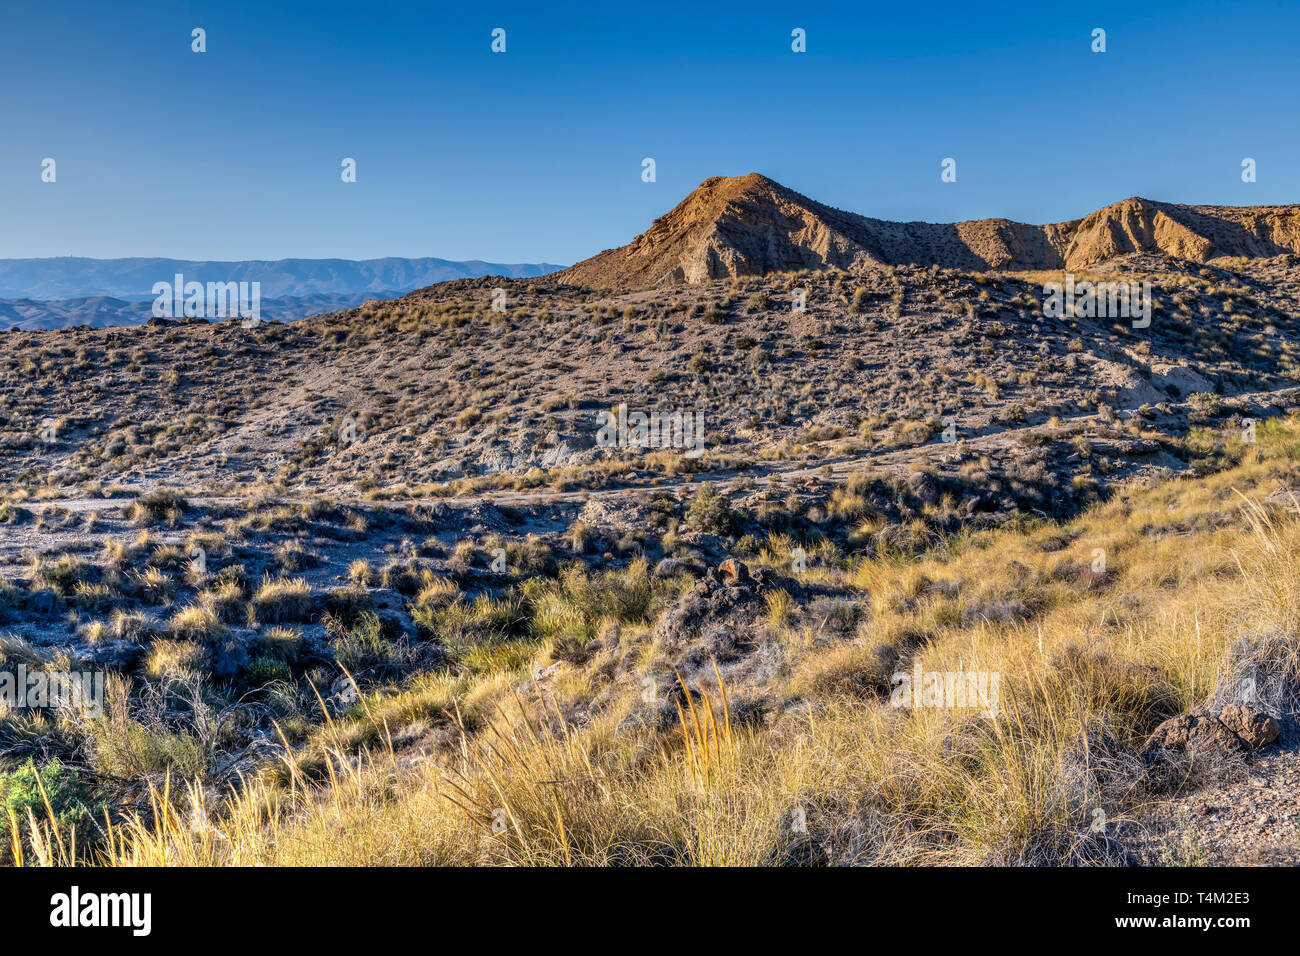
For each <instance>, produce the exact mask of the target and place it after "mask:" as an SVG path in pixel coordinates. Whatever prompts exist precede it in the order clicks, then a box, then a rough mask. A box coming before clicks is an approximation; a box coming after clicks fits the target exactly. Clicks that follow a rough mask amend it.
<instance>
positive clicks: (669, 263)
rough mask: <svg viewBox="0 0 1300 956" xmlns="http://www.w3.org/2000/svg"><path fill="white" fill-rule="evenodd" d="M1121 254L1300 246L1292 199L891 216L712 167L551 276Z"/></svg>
mask: <svg viewBox="0 0 1300 956" xmlns="http://www.w3.org/2000/svg"><path fill="white" fill-rule="evenodd" d="M1128 253H1153V254H1158V255H1164V256H1171V257H1174V258H1178V259H1185V260H1190V261H1192V262H1209V261H1210V260H1212V259H1215V258H1219V257H1223V256H1230V257H1231V256H1244V257H1249V258H1268V257H1272V256H1279V255H1285V254H1295V253H1300V206H1295V205H1289V206H1184V205H1179V204H1176V203H1166V202H1156V201H1154V200H1151V199H1142V198H1139V197H1136V196H1135V197H1132V198H1130V199H1125V200H1123V201H1122V202H1118V203H1114V204H1112V205H1110V206H1106V207H1105V208H1104V209H1099V210H1097V211H1096V212H1093V213H1091V214H1090V215H1088V216H1085V217H1084V218H1082V219H1074V220H1071V221H1069V222H1059V223H1050V224H1048V225H1045V226H1034V225H1028V224H1026V223H1020V222H1012V221H1011V220H1009V219H979V220H974V221H970V222H957V223H928V222H887V221H885V220H882V219H871V218H868V217H866V216H860V215H857V214H856V213H851V212H844V211H843V210H840V209H834V208H832V207H830V206H826V205H823V204H822V203H819V202H816V201H815V200H812V199H809V198H808V197H807V196H803V195H800V194H799V193H797V192H795V191H794V190H793V189H788V188H786V187H785V186H782V185H781V184H780V183H777V182H773V181H772V180H770V179H768V178H767V177H766V176H761V175H759V174H757V173H750V174H749V175H748V176H737V177H723V176H715V177H712V178H710V179H706V180H705V181H704V182H703V183H701V184H700V186H699V188H698V189H696V190H695V191H694V192H692V193H691V194H690V195H689V196H687V197H686V198H685V199H684V200H682V201H681V202H680V203H679V204H678V205H677V206H676V207H674V208H673V209H672V210H671V211H669V212H668V213H666V214H665V215H663V216H660V217H659V218H658V219H656V220H655V221H654V224H653V225H652V226H651V227H650V228H649V229H648V230H646V231H645V232H643V233H642V234H641V235H639V236H637V237H636V238H635V239H633V240H632V241H631V242H630V243H628V244H627V245H626V246H622V247H620V248H618V249H609V250H606V251H605V252H602V253H600V254H599V255H597V256H593V257H592V258H590V259H587V260H584V261H583V262H579V263H578V264H577V265H574V266H571V267H570V268H568V269H565V270H563V271H562V272H559V273H557V274H556V276H555V278H556V279H557V280H559V281H560V282H568V283H571V284H574V285H585V286H591V287H595V288H613V289H637V288H647V287H650V286H657V285H661V284H673V283H679V282H685V283H692V282H704V281H707V280H709V279H723V278H728V277H730V276H737V275H763V274H765V273H768V272H786V271H797V270H800V269H828V268H841V269H850V270H855V269H866V268H873V267H880V266H888V265H922V266H925V265H938V266H943V267H946V268H952V269H962V270H966V271H987V270H1000V271H1008V272H1013V271H1036V270H1047V269H1050V270H1055V269H1085V268H1088V267H1090V266H1093V265H1097V264H1099V263H1102V262H1106V261H1108V260H1110V259H1114V258H1117V257H1118V256H1122V255H1125V254H1128Z"/></svg>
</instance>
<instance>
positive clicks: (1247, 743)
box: [1143, 704, 1281, 750]
mask: <svg viewBox="0 0 1300 956" xmlns="http://www.w3.org/2000/svg"><path fill="white" fill-rule="evenodd" d="M1280 732H1281V728H1280V727H1279V726H1278V722H1277V721H1276V720H1274V719H1273V718H1272V717H1270V716H1269V715H1268V714H1266V713H1264V711H1262V710H1260V709H1259V708H1257V707H1250V706H1247V705H1246V704H1229V705H1227V706H1226V707H1224V708H1223V709H1222V710H1220V711H1219V713H1218V714H1213V713H1209V712H1206V711H1203V712H1197V711H1192V712H1191V713H1187V714H1179V715H1178V716H1177V717H1170V718H1169V719H1168V720H1166V721H1165V722H1164V723H1162V724H1161V725H1160V726H1158V727H1157V728H1156V729H1155V731H1154V732H1153V733H1152V734H1151V736H1150V738H1149V739H1148V740H1147V742H1146V746H1145V747H1144V748H1143V749H1144V750H1152V749H1157V748H1159V749H1163V750H1181V749H1183V748H1186V747H1201V746H1206V745H1208V746H1213V747H1220V748H1222V749H1225V750H1257V749H1258V748H1260V747H1263V746H1266V745H1267V744H1271V743H1272V742H1273V741H1275V740H1277V738H1278V735H1279V733H1280Z"/></svg>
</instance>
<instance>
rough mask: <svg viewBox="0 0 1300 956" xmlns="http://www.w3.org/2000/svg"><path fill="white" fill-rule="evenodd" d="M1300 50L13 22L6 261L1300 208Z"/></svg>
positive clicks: (793, 8) (316, 16) (763, 12)
mask: <svg viewBox="0 0 1300 956" xmlns="http://www.w3.org/2000/svg"><path fill="white" fill-rule="evenodd" d="M194 27H202V28H204V29H205V30H206V31H207V52H206V53H203V54H197V53H193V52H191V30H192V29H193V28H194ZM496 27H501V28H504V29H505V30H506V52H505V53H504V54H494V53H492V52H491V49H490V46H491V31H492V30H493V28H496ZM796 27H800V28H803V29H804V30H806V31H807V48H808V49H807V52H806V53H802V54H796V53H794V52H792V51H791V48H790V47H791V36H790V34H791V30H792V29H794V28H796ZM1096 27H1101V28H1104V29H1105V30H1106V31H1107V34H1106V45H1107V51H1106V52H1105V53H1093V52H1092V50H1091V43H1092V38H1091V33H1092V30H1093V29H1094V28H1096ZM1297 51H1300V3H1297V2H1296V0H1289V2H1271V3H1270V2H1242V3H1223V2H1219V3H1211V2H1205V3H1164V2H1142V0H1131V2H1118V3H1107V2H1099V3H1052V2H1050V0H1045V2H1028V3H1021V2H1007V3H1000V4H999V3H980V2H970V0H967V2H962V3H947V2H936V0H926V2H893V3H888V4H883V3H872V2H851V3H768V2H763V0H751V2H745V3H708V2H694V3H678V2H670V0H651V2H645V3H635V2H617V3H616V2H601V3H592V2H584V0H578V2H557V3H538V2H535V0H534V2H528V3H494V2H480V3H470V4H457V5H456V6H454V7H452V6H447V5H444V4H441V3H439V2H437V0H433V2H430V0H424V2H416V3H391V2H385V0H366V2H336V0H314V2H311V3H273V2H265V3H263V2H249V3H244V2H210V3H198V2H167V3H161V2H160V3H153V2H120V3H115V2H104V0H99V2H94V3H84V4H83V3H67V2H60V0H50V2H46V3H39V4H38V3H18V2H17V0H9V2H6V3H5V4H4V5H3V11H2V12H0V81H2V82H0V90H3V95H2V96H0V257H18V256H55V255H85V256H96V257H117V256H135V255H139V256H173V257H177V258H193V259H207V258H212V259H254V258H266V259H271V258H284V257H298V256H301V257H313V258H315V257H334V256H337V257H343V258H370V257H377V256H385V255H396V256H425V255H430V256H440V257H443V258H448V259H470V258H477V259H488V260H492V261H498V262H502V261H504V262H537V261H550V262H557V263H563V264H567V263H570V262H574V261H577V260H579V259H582V258H585V257H586V256H589V255H591V254H593V253H595V252H598V251H600V250H601V249H605V248H609V247H611V246H616V245H621V244H622V243H624V242H626V241H627V240H628V239H630V238H631V237H632V236H633V235H635V234H637V233H638V232H641V231H643V230H644V229H645V228H646V227H647V226H648V225H649V223H650V221H651V220H652V219H653V218H654V217H655V216H657V215H660V214H662V213H663V212H665V211H667V210H668V209H670V208H671V207H672V206H673V205H675V204H676V203H677V202H678V201H679V200H680V199H681V198H682V197H683V196H685V195H686V194H687V193H688V192H689V191H690V190H691V189H693V188H694V187H695V186H697V185H698V184H699V183H700V181H701V180H703V179H705V178H707V177H708V176H712V175H740V174H743V173H747V172H751V171H757V172H762V173H764V174H766V175H768V176H771V177H772V178H774V179H776V180H778V181H780V182H782V183H784V184H785V185H787V186H789V187H791V188H793V189H797V190H799V191H800V192H803V193H805V194H807V195H809V196H811V197H813V198H815V199H818V200H820V201H822V202H826V203H829V204H831V205H834V206H839V207H841V208H844V209H849V210H852V211H854V212H860V213H863V214H865V215H871V216H878V217H881V218H886V219H922V220H929V221H953V220H958V219H970V218H980V217H985V216H1006V217H1008V218H1012V219H1019V220H1023V221H1029V222H1051V221H1057V220H1062V219H1070V218H1075V217H1078V216H1080V215H1083V214H1085V213H1087V212H1090V211H1092V210H1093V209H1095V208H1097V207H1099V206H1102V205H1105V204H1107V203H1110V202H1114V201H1117V200H1120V199H1123V198H1125V197H1127V196H1131V195H1141V196H1147V197H1150V198H1154V199H1162V200H1168V201H1175V202H1189V203H1220V204H1265V203H1286V202H1295V201H1297V200H1300V121H1298V117H1300V109H1298V108H1297V107H1298V106H1300V53H1298V52H1297ZM45 157H51V158H53V159H54V160H55V162H56V163H57V166H56V173H57V180H56V182H54V183H52V184H51V183H43V182H42V181H41V162H42V160H43V159H44V158H45ZM344 157H352V158H355V159H356V161H357V182H356V183H348V184H345V183H343V182H342V181H341V179H340V172H341V168H340V162H341V161H342V159H343V158H344ZM644 157H653V158H654V159H655V161H656V164H657V181H656V182H654V183H645V182H642V180H641V160H642V159H643V158H644ZM945 157H952V158H954V159H956V161H957V181H956V182H955V183H943V182H941V181H940V162H941V160H942V159H944V158H945ZM1243 157H1252V158H1254V159H1255V160H1256V161H1257V177H1258V178H1257V181H1256V182H1254V183H1249V184H1247V183H1243V182H1242V180H1241V161H1242V159H1243Z"/></svg>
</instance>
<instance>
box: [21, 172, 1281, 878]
mask: <svg viewBox="0 0 1300 956" xmlns="http://www.w3.org/2000/svg"><path fill="white" fill-rule="evenodd" d="M1292 214H1293V211H1292V210H1291V209H1290V208H1289V207H1288V208H1285V209H1279V210H1274V211H1264V210H1225V209H1208V208H1197V207H1184V206H1167V205H1161V204H1154V203H1147V202H1145V201H1141V200H1130V201H1129V202H1127V203H1122V204H1119V205H1118V206H1115V207H1111V208H1110V209H1109V210H1105V211H1103V212H1102V213H1098V214H1095V215H1094V216H1092V217H1088V218H1087V219H1084V220H1080V221H1078V222H1074V223H1066V224H1060V225H1057V226H1049V227H1031V226H1021V225H1017V224H1014V223H1009V222H994V221H986V222H982V223H963V224H958V225H955V226H930V225H924V224H909V225H900V224H887V223H877V222H874V221H872V220H866V219H862V218H861V217H857V216H852V215H850V214H847V213H840V212H837V211H835V210H831V209H828V208H827V207H823V206H820V205H818V204H816V203H812V202H811V201H809V200H805V199H803V198H802V197H799V196H798V195H797V194H795V193H792V192H790V191H788V190H785V189H783V188H782V187H780V186H777V185H776V184H774V183H771V182H769V181H767V180H764V179H762V178H761V177H744V178H743V179H738V180H735V179H731V180H729V179H712V180H709V181H708V182H706V183H705V185H704V186H702V187H701V189H700V190H698V191H697V192H696V193H693V194H692V196H691V197H689V198H688V199H687V200H686V202H685V203H683V204H682V205H681V206H679V207H677V208H676V209H674V210H673V211H672V212H670V213H669V214H668V215H667V216H665V217H664V218H662V219H660V220H659V221H658V222H657V223H656V224H655V226H654V227H653V228H652V229H651V230H649V231H648V232H647V233H646V234H644V235H643V236H642V237H640V238H639V239H638V240H636V241H635V242H634V243H633V244H632V245H631V246H629V247H627V248H626V249H623V250H615V251H613V252H609V253H604V254H602V255H601V256H598V257H596V258H595V259H593V260H589V261H588V262H586V263H581V264H579V265H578V266H575V267H573V269H570V270H567V271H566V272H564V273H561V274H559V275H555V276H543V277H537V278H528V279H506V278H500V277H486V278H474V279H466V280H458V281H453V282H445V283H440V284H437V285H433V286H430V287H428V288H424V289H421V290H418V291H416V292H413V293H411V294H409V295H406V296H403V297H401V298H398V299H393V300H387V301H375V302H368V303H366V304H364V305H363V306H361V307H358V308H354V309H348V310H344V311H339V312H333V313H329V314H326V315H318V316H313V317H311V318H308V319H305V320H302V321H299V322H293V323H275V322H268V323H262V324H260V325H257V326H254V327H251V328H245V327H244V326H243V325H241V323H240V322H239V321H237V320H236V321H222V322H207V321H204V320H180V321H172V320H152V321H150V322H149V323H148V324H146V325H144V326H141V327H135V328H124V329H91V328H76V329H68V330H51V331H10V332H7V333H0V342H3V346H4V347H3V349H2V350H0V658H2V662H3V663H4V664H6V665H8V667H9V668H10V669H13V668H17V667H18V666H19V665H21V666H22V667H24V668H26V669H28V670H36V669H43V670H59V669H66V670H75V671H78V672H80V671H86V672H95V673H99V674H101V675H103V676H104V678H105V685H104V707H103V709H102V711H101V712H98V713H89V714H88V713H84V712H81V711H78V710H76V709H73V708H56V709H54V710H52V711H50V712H49V713H46V712H44V711H40V712H33V711H28V710H22V709H15V710H11V711H10V710H6V711H4V712H3V713H0V747H2V748H3V753H4V756H3V762H2V763H0V790H2V791H3V796H4V797H5V799H6V801H7V803H8V805H9V806H11V807H16V808H17V809H16V810H15V817H14V818H13V821H14V822H13V838H12V840H11V841H10V842H9V844H8V845H7V846H6V848H5V851H4V852H5V854H6V855H7V857H8V858H9V859H11V860H12V861H13V862H33V861H35V862H42V863H67V862H73V861H78V862H94V863H105V864H114V865H132V864H177V863H179V864H204V865H206V864H214V865H248V864H267V863H331V864H342V863H354V864H393V863H403V864H406V863H410V864H498V863H499V864H507V865H517V864H521V863H540V864H575V863H578V864H592V865H599V864H618V863H652V864H653V863H658V864H664V863H667V864H711V863H746V864H774V863H780V864H784V863H789V864H827V863H829V864H840V863H846V864H865V863H905V864H924V863H960V864H990V863H994V864H1021V863H1030V864H1084V863H1088V864H1091V863H1107V864H1118V863H1149V864H1169V863H1175V864H1186V863H1197V862H1232V863H1242V862H1295V861H1296V859H1297V858H1298V850H1297V845H1296V843H1295V841H1294V822H1295V815H1294V811H1293V810H1292V809H1289V808H1290V807H1292V806H1293V803H1294V801H1293V795H1294V781H1295V780H1296V778H1297V776H1298V771H1297V767H1298V762H1297V756H1296V740H1297V736H1296V729H1295V728H1296V715H1297V713H1300V637H1297V635H1298V634H1300V631H1298V630H1297V627H1298V626H1300V611H1298V610H1297V602H1296V595H1297V593H1300V592H1297V588H1296V582H1297V581H1298V580H1300V569H1298V568H1297V562H1296V559H1295V556H1296V554H1297V542H1298V541H1300V510H1298V509H1300V506H1297V497H1298V496H1300V471H1298V470H1297V460H1300V417H1297V413H1298V412H1300V281H1297V280H1298V279H1300V260H1297V258H1296V256H1295V255H1293V254H1291V253H1289V252H1286V250H1287V249H1290V248H1291V246H1290V245H1287V244H1286V243H1288V242H1290V241H1291V240H1289V239H1288V238H1287V235H1288V234H1287V228H1288V226H1287V223H1289V222H1290V217H1291V216H1292ZM1264 237H1268V238H1267V239H1266V238H1264ZM1228 252H1232V253H1236V254H1237V255H1236V256H1235V257H1234V256H1229V257H1225V254H1226V253H1228ZM1279 252H1280V254H1278V253H1279ZM945 263H948V264H945ZM993 263H1000V264H1001V265H1000V267H996V268H995V267H994V266H993ZM1009 265H1015V266H1016V267H1017V268H1015V269H1012V268H1009V267H1008V266H1009ZM1031 267H1032V268H1033V269H1036V270H1038V271H1035V272H1027V271H1024V270H1025V269H1027V268H1031ZM1067 267H1068V268H1069V269H1071V270H1074V271H1075V273H1076V275H1075V278H1076V279H1077V280H1078V281H1080V282H1083V281H1091V280H1099V281H1109V280H1123V281H1126V282H1133V283H1136V284H1138V285H1139V286H1142V285H1143V284H1147V285H1149V287H1150V305H1151V312H1150V316H1149V318H1150V322H1149V324H1141V325H1138V324H1135V323H1134V322H1133V321H1131V319H1130V318H1114V317H1109V316H1106V315H1090V314H1079V313H1075V314H1066V315H1063V316H1060V317H1051V316H1049V315H1048V314H1047V313H1046V312H1045V309H1044V296H1045V287H1046V284H1047V283H1051V282H1059V281H1061V280H1062V279H1063V272H1064V271H1065V269H1066V268H1067ZM665 277H669V278H671V279H673V281H671V282H669V283H667V284H665V283H663V282H661V281H660V280H661V279H664V278H665ZM648 413H661V414H666V415H668V416H670V419H671V417H672V416H676V419H677V420H678V421H679V422H681V421H689V422H691V423H692V427H693V430H692V432H691V436H692V442H691V443H686V442H685V441H683V442H676V441H673V440H668V441H658V442H644V443H643V442H640V441H636V440H627V435H626V434H625V429H623V428H622V426H623V425H624V424H625V423H626V422H627V421H629V420H632V419H633V417H634V416H635V415H638V414H648ZM611 422H614V423H617V424H618V425H619V429H614V428H613V426H612V425H610V423H611ZM607 432H613V433H614V434H615V435H616V438H615V439H614V440H609V434H607ZM655 434H656V435H658V436H659V438H664V437H665V436H667V437H668V438H669V439H671V438H672V437H673V434H674V433H673V432H672V430H671V427H670V428H669V429H668V430H667V431H664V432H656V433H655ZM643 437H644V436H643ZM677 437H679V438H682V437H684V433H683V432H680V431H679V432H678V433H677ZM933 675H939V679H940V681H944V680H946V681H947V682H948V684H949V685H950V687H949V689H948V691H947V692H946V693H947V697H946V698H945V697H944V695H943V694H940V695H939V697H938V698H935V697H934V694H933V687H934V686H935V685H934V683H933ZM951 675H960V677H959V678H955V677H951ZM968 678H969V680H968ZM958 680H960V682H961V683H960V686H961V687H962V688H965V689H964V690H963V691H962V694H963V695H967V696H963V697H961V698H960V699H958V698H956V697H955V696H954V694H955V690H954V688H955V687H956V686H957V684H955V683H954V681H958ZM927 685H928V686H930V687H931V689H932V690H931V692H926V691H924V689H923V688H924V687H925V686H927ZM968 692H969V693H968ZM927 693H928V694H929V696H928V697H927ZM182 781H183V785H182ZM42 788H44V792H45V793H46V794H47V796H42ZM51 794H52V796H49V795H51ZM1288 800H1290V801H1291V802H1290V803H1288ZM28 811H30V815H29V814H28ZM1099 821H1100V823H1099ZM74 836H75V839H73V837H74Z"/></svg>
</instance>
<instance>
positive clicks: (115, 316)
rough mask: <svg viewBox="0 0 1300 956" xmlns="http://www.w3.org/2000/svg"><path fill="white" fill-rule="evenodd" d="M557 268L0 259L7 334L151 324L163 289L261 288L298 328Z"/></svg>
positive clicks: (269, 315) (0, 324)
mask: <svg viewBox="0 0 1300 956" xmlns="http://www.w3.org/2000/svg"><path fill="white" fill-rule="evenodd" d="M560 268H562V267H561V266H558V265H554V264H552V263H545V262H543V263H523V264H519V263H499V262H482V261H479V260H472V261H468V262H453V261H449V260H447V259H432V258H423V259H398V258H387V259H362V260H350V259H278V260H275V261H264V260H249V261H244V262H219V261H196V260H188V259H162V258H135V259H83V258H75V257H59V258H51V259H0V329H6V328H23V329H53V328H68V327H71V326H76V325H89V326H92V327H95V328H101V327H104V326H109V325H138V324H140V323H142V322H145V321H147V320H148V319H149V317H150V314H151V308H152V303H153V299H154V295H153V291H152V290H153V286H154V283H156V282H171V281H172V280H173V279H174V277H175V276H176V274H177V273H180V274H182V275H184V277H185V281H187V282H202V283H208V282H260V283H261V296H262V310H261V314H262V318H263V319H267V320H275V319H278V320H281V321H290V320H292V319H300V318H303V317H304V316H308V315H314V314H316V313H318V312H334V311H337V310H340V309H348V308H352V307H354V306H357V305H360V304H361V303H362V302H365V301H366V300H367V299H384V298H393V297H395V296H399V295H404V294H405V293H407V292H411V291H414V290H415V289H422V288H424V287H425V286H430V285H433V284H434V283H437V282H445V281H447V280H450V279H467V278H477V277H479V276H491V275H500V276H507V277H510V278H530V277H533V276H542V275H546V274H547V273H550V272H554V271H556V270H557V269H560Z"/></svg>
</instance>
